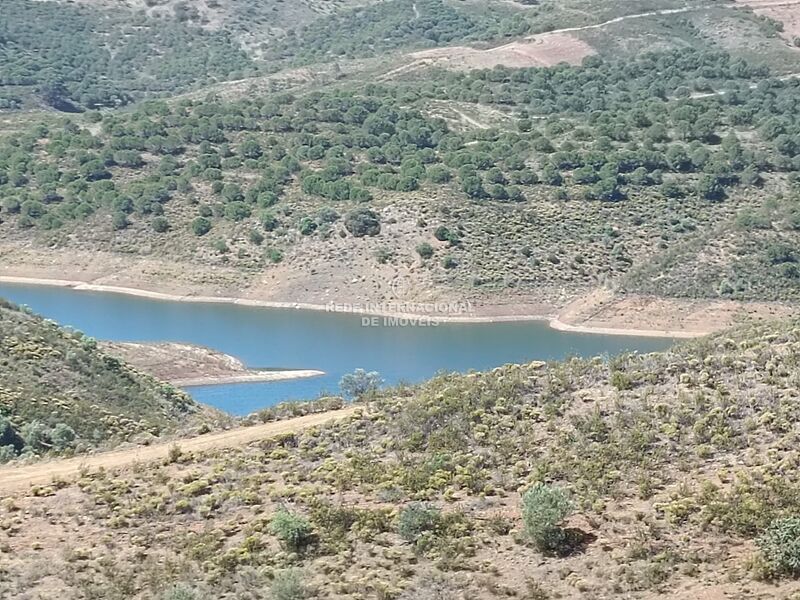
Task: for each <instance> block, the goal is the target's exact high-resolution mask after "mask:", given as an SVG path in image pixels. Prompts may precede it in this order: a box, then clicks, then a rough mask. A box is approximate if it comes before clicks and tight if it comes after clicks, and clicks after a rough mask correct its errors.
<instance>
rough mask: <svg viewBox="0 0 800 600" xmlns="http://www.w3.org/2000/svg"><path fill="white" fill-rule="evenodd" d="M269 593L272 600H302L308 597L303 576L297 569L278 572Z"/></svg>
mask: <svg viewBox="0 0 800 600" xmlns="http://www.w3.org/2000/svg"><path fill="white" fill-rule="evenodd" d="M269 592H270V597H271V598H272V599H273V600H302V599H303V598H308V597H309V591H308V588H307V587H306V585H305V583H304V582H303V576H302V574H301V573H300V571H298V570H297V569H287V570H286V571H278V572H277V573H276V574H275V579H273V580H272V586H270V590H269Z"/></svg>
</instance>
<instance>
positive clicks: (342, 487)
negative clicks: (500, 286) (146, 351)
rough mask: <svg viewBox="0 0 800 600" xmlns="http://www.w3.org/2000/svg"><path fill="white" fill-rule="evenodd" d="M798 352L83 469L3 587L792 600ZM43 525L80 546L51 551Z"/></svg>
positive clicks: (511, 384) (747, 340) (787, 348)
mask: <svg viewBox="0 0 800 600" xmlns="http://www.w3.org/2000/svg"><path fill="white" fill-rule="evenodd" d="M798 352H800V323H798V322H797V321H796V320H795V321H789V322H782V323H776V324H771V325H750V326H745V327H742V328H739V329H737V330H734V331H729V332H724V333H722V334H719V335H716V336H713V337H710V338H707V339H702V340H698V341H695V342H692V343H690V344H685V345H682V346H678V347H676V348H674V349H671V350H668V351H666V352H664V353H662V354H648V355H623V356H620V357H616V358H613V359H611V360H601V359H599V358H597V359H590V360H578V359H575V360H568V361H566V362H559V363H548V364H544V363H533V364H529V365H509V366H505V367H501V368H498V369H495V370H493V371H492V372H488V373H472V374H468V375H442V376H439V377H437V378H435V379H433V380H431V381H430V382H428V383H425V384H423V385H420V386H415V387H399V388H394V389H389V390H384V391H380V392H376V393H371V394H370V395H367V396H366V397H364V398H362V400H363V401H364V404H363V408H362V409H361V412H360V413H359V414H355V415H354V416H352V417H349V418H348V419H347V420H346V421H342V422H337V423H333V424H329V425H325V426H319V427H316V428H314V429H311V430H308V431H305V432H302V433H296V434H287V435H283V436H279V437H276V438H273V439H266V440H263V441H262V442H259V443H255V444H252V445H250V446H248V447H246V448H242V449H240V450H219V451H216V452H212V453H210V454H202V455H193V454H191V453H180V452H175V453H173V456H172V459H171V460H170V461H168V462H166V463H161V464H151V465H147V466H142V465H139V466H137V467H136V468H135V469H130V470H123V471H121V472H115V473H104V472H101V473H84V474H82V476H81V477H80V480H79V481H78V482H77V483H70V482H60V483H59V482H56V483H55V484H54V485H52V486H47V487H39V488H36V489H35V490H34V491H33V493H31V494H21V495H19V496H18V497H15V498H13V499H8V500H7V501H5V502H4V503H3V504H2V507H0V525H2V526H0V547H1V548H3V552H4V556H5V557H6V559H5V560H4V575H3V585H5V586H6V587H5V589H6V590H7V591H8V593H9V594H10V596H11V597H13V596H14V595H15V594H16V595H18V594H20V593H22V592H25V593H37V592H38V591H44V590H47V591H48V593H52V594H56V593H57V594H58V597H59V598H64V599H65V600H67V599H71V598H85V597H98V598H99V597H102V598H108V599H115V598H120V599H122V598H125V599H130V598H159V599H164V600H177V599H178V598H180V599H195V600H200V599H205V598H228V597H242V594H245V596H244V597H247V598H258V599H260V598H264V599H275V600H279V599H280V600H283V599H286V598H291V599H302V598H396V599H419V600H421V599H427V598H472V599H481V600H483V599H490V598H509V597H511V598H532V599H534V598H535V599H549V598H618V597H621V596H624V597H629V598H653V597H663V598H676V599H677V598H687V597H695V598H697V597H704V595H705V594H709V593H712V590H713V593H723V594H725V595H726V596H728V597H732V598H737V597H748V598H778V597H781V598H788V597H791V594H792V593H796V591H797V589H798V584H797V580H796V579H795V578H796V577H797V576H798V575H800V571H798V561H800V555H798V548H797V543H796V541H797V535H798V522H799V520H800V487H799V486H800V480H798V477H797V473H798V470H797V461H798V451H797V432H798V419H799V418H800V415H799V414H798V403H797V389H798V381H797V373H798V370H797V366H798V359H799V357H800V354H799V353H798ZM76 514H79V515H81V517H80V518H81V521H80V523H81V525H80V527H78V528H76V527H75V517H74V515H76ZM44 530H46V531H47V536H48V537H47V539H59V540H60V543H59V544H50V543H45V544H41V543H37V542H38V541H39V540H41V539H42V538H41V537H40V536H41V535H42V534H40V533H37V532H41V531H44ZM34 564H37V565H42V566H41V567H40V568H37V569H35V570H34V569H32V568H31V567H32V565H34Z"/></svg>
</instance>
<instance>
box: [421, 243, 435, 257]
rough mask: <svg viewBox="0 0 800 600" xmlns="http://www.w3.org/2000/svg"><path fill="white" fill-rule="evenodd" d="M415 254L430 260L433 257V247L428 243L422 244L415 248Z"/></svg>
mask: <svg viewBox="0 0 800 600" xmlns="http://www.w3.org/2000/svg"><path fill="white" fill-rule="evenodd" d="M417 254H419V255H420V256H421V257H422V258H430V257H431V256H433V247H432V246H431V245H430V244H429V243H428V242H422V243H421V244H420V245H419V246H417Z"/></svg>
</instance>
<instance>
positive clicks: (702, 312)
mask: <svg viewBox="0 0 800 600" xmlns="http://www.w3.org/2000/svg"><path fill="white" fill-rule="evenodd" d="M794 313H795V311H794V310H793V309H792V308H791V307H789V306H786V305H783V304H779V303H773V302H736V301H733V300H686V299H672V298H657V297H654V296H643V295H635V294H631V295H626V296H617V295H615V294H614V293H613V292H612V291H610V290H606V289H599V290H595V291H594V292H592V293H590V294H588V295H586V296H583V297H581V298H579V299H577V300H575V301H574V302H572V303H570V304H569V305H568V306H567V307H565V308H564V309H563V310H562V311H561V312H560V313H559V315H558V317H557V318H555V319H553V320H552V321H551V322H550V325H551V327H553V328H554V329H558V330H561V331H578V332H585V333H600V334H606V335H615V334H619V335H648V336H662V337H673V338H692V337H699V336H702V335H706V334H709V333H713V332H715V331H721V330H723V329H726V328H728V327H731V326H733V325H735V324H737V323H741V322H743V321H748V320H752V321H763V320H769V319H777V318H781V317H787V316H790V315H792V314H794Z"/></svg>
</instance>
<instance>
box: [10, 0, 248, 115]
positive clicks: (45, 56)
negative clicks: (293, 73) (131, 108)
mask: <svg viewBox="0 0 800 600" xmlns="http://www.w3.org/2000/svg"><path fill="white" fill-rule="evenodd" d="M0 63H2V64H3V71H2V74H0V93H2V95H4V96H5V97H6V98H10V100H6V103H7V104H11V107H13V105H14V98H17V100H18V101H17V104H18V103H19V98H21V97H23V96H24V95H26V94H25V92H26V90H28V91H32V92H33V93H34V94H36V95H37V96H38V97H39V98H40V100H41V101H43V102H44V103H46V104H48V105H50V106H52V107H54V108H56V109H58V110H63V111H67V112H73V111H77V110H82V109H83V108H96V107H117V106H121V105H124V104H127V103H129V102H130V101H131V100H133V99H134V98H135V97H137V96H141V95H143V94H147V93H154V92H164V91H173V90H177V89H184V88H187V87H190V86H192V85H195V84H200V83H205V82H210V81H215V80H218V79H222V78H224V79H228V78H235V76H236V75H237V74H239V75H243V74H245V73H247V72H250V71H252V67H253V63H252V61H251V59H250V58H248V57H247V55H246V54H245V53H244V52H243V51H242V49H241V48H240V46H239V44H238V43H237V42H236V40H234V39H233V38H232V37H231V36H230V35H229V34H226V33H223V32H207V31H204V30H203V29H201V28H199V27H194V26H192V25H190V24H187V23H184V22H181V20H179V19H156V18H148V17H145V16H141V15H139V14H137V13H133V12H130V11H126V10H122V9H120V10H104V9H98V8H95V7H82V6H76V5H72V4H66V3H60V2H28V1H27V0H5V1H4V2H3V18H2V20H0ZM9 95H10V96H9ZM0 102H2V100H0ZM0 108H2V106H0Z"/></svg>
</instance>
